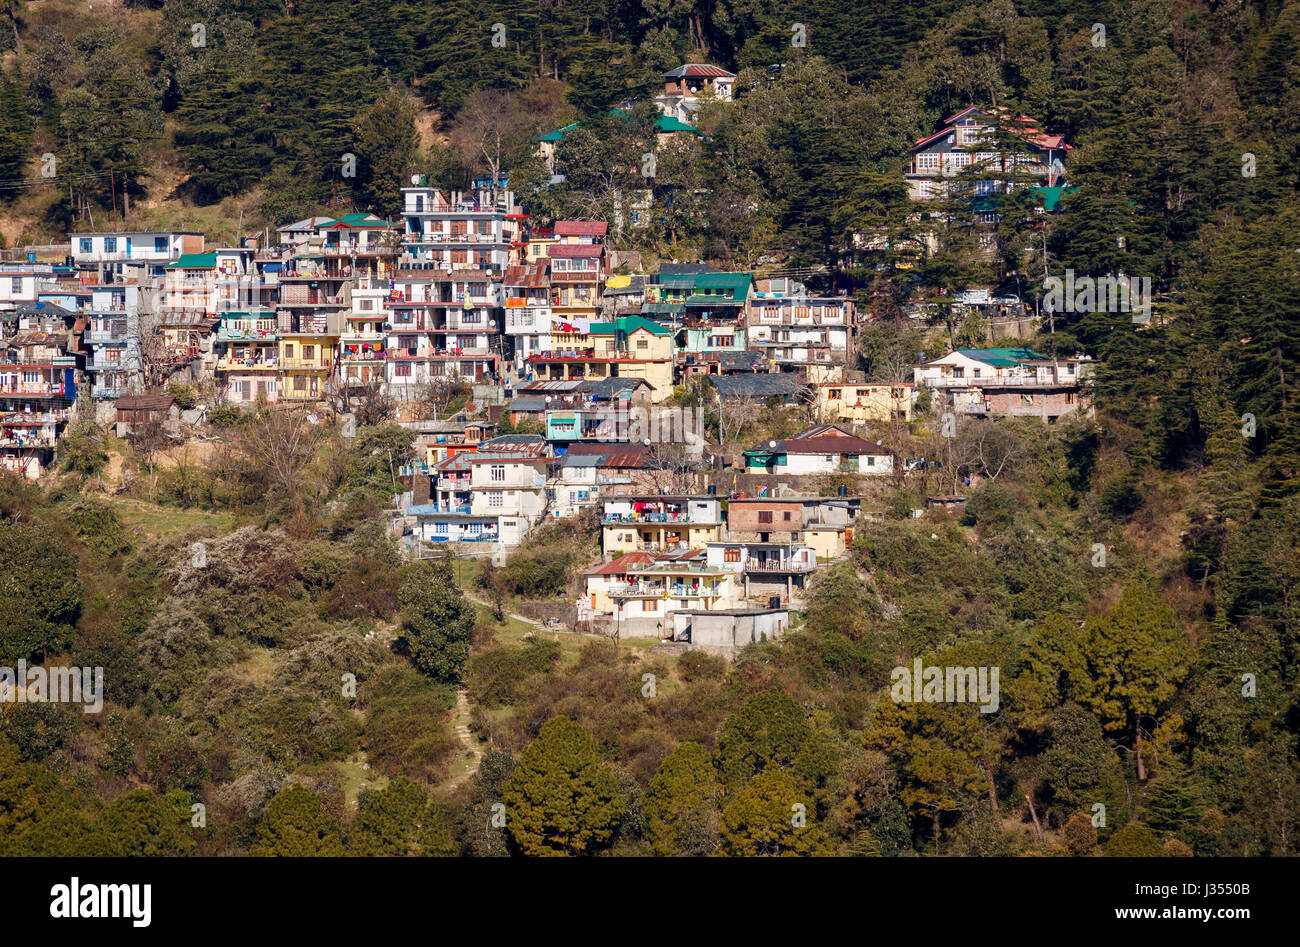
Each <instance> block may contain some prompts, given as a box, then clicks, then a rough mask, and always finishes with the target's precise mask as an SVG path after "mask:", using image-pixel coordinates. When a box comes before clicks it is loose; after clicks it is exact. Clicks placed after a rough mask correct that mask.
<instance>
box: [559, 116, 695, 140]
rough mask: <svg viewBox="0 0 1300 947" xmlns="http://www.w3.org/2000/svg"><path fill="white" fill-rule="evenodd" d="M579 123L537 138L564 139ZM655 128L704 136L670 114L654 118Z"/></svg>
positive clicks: (665, 132)
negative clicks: (566, 133) (565, 134)
mask: <svg viewBox="0 0 1300 947" xmlns="http://www.w3.org/2000/svg"><path fill="white" fill-rule="evenodd" d="M609 114H610V115H626V114H628V111H627V109H610V110H609ZM581 124H582V123H581V122H574V123H573V124H572V125H565V126H564V127H563V128H557V129H555V131H550V132H546V133H545V134H542V135H538V136H537V140H538V141H554V142H560V141H564V133H565V132H571V131H573V130H574V129H575V128H577V127H578V126H579V125H581ZM655 129H656V130H657V131H659V132H661V133H663V134H669V135H670V134H672V133H673V132H691V133H692V134H695V135H699V136H700V137H701V138H703V137H704V132H702V131H700V130H699V129H698V128H696V127H695V126H694V125H687V124H686V123H685V122H683V121H682V120H681V119H679V118H674V117H672V116H671V115H659V116H658V117H657V118H656V119H655Z"/></svg>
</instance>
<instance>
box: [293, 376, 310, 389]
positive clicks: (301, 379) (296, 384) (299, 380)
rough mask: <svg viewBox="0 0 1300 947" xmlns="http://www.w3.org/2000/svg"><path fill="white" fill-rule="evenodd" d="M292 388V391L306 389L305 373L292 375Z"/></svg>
mask: <svg viewBox="0 0 1300 947" xmlns="http://www.w3.org/2000/svg"><path fill="white" fill-rule="evenodd" d="M293 390H294V391H306V390H307V376H305V375H294V376H293Z"/></svg>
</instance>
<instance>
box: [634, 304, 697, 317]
mask: <svg viewBox="0 0 1300 947" xmlns="http://www.w3.org/2000/svg"><path fill="white" fill-rule="evenodd" d="M641 311H642V312H649V313H663V314H664V315H673V314H674V313H676V314H678V315H682V314H684V313H685V312H686V303H684V302H675V303H642V304H641Z"/></svg>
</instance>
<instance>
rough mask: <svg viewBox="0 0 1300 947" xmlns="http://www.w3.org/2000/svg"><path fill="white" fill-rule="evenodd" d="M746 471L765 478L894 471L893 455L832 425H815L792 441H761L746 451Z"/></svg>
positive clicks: (789, 439)
mask: <svg viewBox="0 0 1300 947" xmlns="http://www.w3.org/2000/svg"><path fill="white" fill-rule="evenodd" d="M745 469H746V470H747V471H748V472H749V473H766V474H787V475H788V474H835V473H851V474H875V475H884V474H890V473H893V471H894V455H893V454H891V453H890V452H889V450H888V448H885V447H882V446H881V445H879V444H877V443H875V442H874V441H868V440H864V439H863V438H860V437H856V436H854V435H852V434H850V433H849V432H848V431H845V430H842V429H841V428H838V427H835V426H834V425H831V424H817V425H814V426H813V427H810V428H808V429H807V430H805V431H802V432H800V433H799V434H796V435H795V436H794V437H787V438H786V439H785V440H781V441H764V442H763V443H762V444H760V445H758V446H757V447H754V448H753V449H751V450H747V451H745Z"/></svg>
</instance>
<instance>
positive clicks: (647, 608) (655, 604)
mask: <svg viewBox="0 0 1300 947" xmlns="http://www.w3.org/2000/svg"><path fill="white" fill-rule="evenodd" d="M641 611H643V612H657V611H659V599H657V598H647V599H642V600H641Z"/></svg>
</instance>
